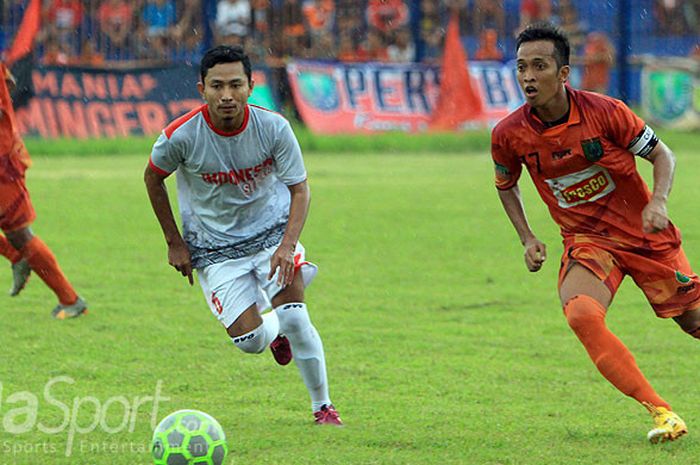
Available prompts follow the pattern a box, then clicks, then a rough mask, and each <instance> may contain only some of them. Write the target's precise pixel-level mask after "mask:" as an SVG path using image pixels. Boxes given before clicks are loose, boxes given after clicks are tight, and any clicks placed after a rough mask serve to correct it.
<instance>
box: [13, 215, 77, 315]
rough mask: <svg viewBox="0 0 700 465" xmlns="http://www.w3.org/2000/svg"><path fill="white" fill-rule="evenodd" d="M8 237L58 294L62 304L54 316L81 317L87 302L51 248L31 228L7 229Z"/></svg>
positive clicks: (54, 311) (55, 309) (53, 312)
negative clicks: (63, 269) (79, 294)
mask: <svg viewBox="0 0 700 465" xmlns="http://www.w3.org/2000/svg"><path fill="white" fill-rule="evenodd" d="M5 235H6V236H7V240H8V241H9V242H10V244H12V247H14V248H15V249H17V250H18V251H19V252H20V254H21V255H22V257H23V258H24V259H26V260H27V263H28V264H29V266H30V267H31V269H32V270H34V272H35V273H36V274H37V275H39V277H40V278H41V279H42V280H43V281H44V282H45V283H46V285H47V286H48V287H49V288H50V289H51V290H52V291H53V292H54V294H56V297H58V302H59V304H58V305H57V306H56V308H54V309H53V311H52V315H53V316H54V317H56V318H58V319H64V318H72V317H76V316H79V315H81V314H83V313H85V311H86V310H87V305H86V304H85V302H84V301H83V300H82V299H81V298H80V297H79V296H78V294H76V292H75V290H74V289H73V286H71V284H70V283H69V282H68V279H66V277H65V275H64V274H63V271H61V268H60V267H59V265H58V262H57V261H56V257H55V256H54V254H53V252H51V249H49V247H48V246H47V245H46V244H44V242H43V241H42V240H41V239H39V237H38V236H35V235H33V234H32V232H31V230H30V229H29V228H28V227H24V228H20V229H18V230H15V231H6V232H5Z"/></svg>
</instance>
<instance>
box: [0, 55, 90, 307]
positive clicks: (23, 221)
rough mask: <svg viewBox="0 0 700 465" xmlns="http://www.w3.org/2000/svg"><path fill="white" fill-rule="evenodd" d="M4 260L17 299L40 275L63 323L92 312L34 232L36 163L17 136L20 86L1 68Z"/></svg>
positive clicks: (0, 170) (0, 219)
mask: <svg viewBox="0 0 700 465" xmlns="http://www.w3.org/2000/svg"><path fill="white" fill-rule="evenodd" d="M0 76H1V77H2V79H0V229H2V231H3V233H4V235H2V234H0V255H2V256H4V257H6V258H7V259H8V260H9V261H10V262H11V263H12V274H13V278H14V283H13V286H12V289H11V290H10V295H11V296H16V295H17V294H19V293H20V291H21V290H22V289H24V286H25V285H26V283H27V280H28V279H29V274H30V272H31V270H34V272H35V273H36V274H38V275H39V276H40V277H41V279H42V280H43V281H44V282H45V283H46V285H47V286H49V288H51V290H53V291H54V293H55V294H56V296H57V297H58V305H57V306H56V307H55V308H54V309H53V311H52V313H51V314H52V315H53V316H54V317H55V318H58V319H65V318H72V317H76V316H80V315H82V314H83V313H85V311H86V310H87V305H86V304H85V301H83V299H81V298H80V297H79V296H78V294H76V293H75V291H74V290H73V287H72V286H71V285H70V283H69V282H68V280H67V279H66V277H65V276H64V275H63V272H62V271H61V268H60V267H59V266H58V262H57V261H56V257H55V256H54V254H53V252H51V249H49V248H48V247H47V245H46V244H44V242H43V241H42V240H41V239H39V238H38V237H37V236H35V235H33V234H32V231H31V229H30V228H29V226H30V225H31V224H32V222H33V221H34V219H35V218H36V213H35V212H34V207H33V206H32V202H31V200H30V198H29V192H28V191H27V187H26V185H25V182H24V173H25V171H26V169H27V168H29V166H30V165H31V160H30V158H29V154H28V153H27V149H26V148H25V147H24V143H23V142H22V139H21V138H20V136H19V133H18V132H17V127H16V125H15V115H14V110H13V108H12V100H11V99H10V92H9V86H11V85H14V80H13V78H12V75H11V74H10V72H9V70H8V69H7V67H6V66H5V64H4V63H2V62H0Z"/></svg>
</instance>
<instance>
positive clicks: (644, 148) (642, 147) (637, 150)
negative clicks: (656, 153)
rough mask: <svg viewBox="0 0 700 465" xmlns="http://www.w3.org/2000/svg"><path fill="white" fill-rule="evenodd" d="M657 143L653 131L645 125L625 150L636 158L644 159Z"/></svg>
mask: <svg viewBox="0 0 700 465" xmlns="http://www.w3.org/2000/svg"><path fill="white" fill-rule="evenodd" d="M658 143H659V138H658V136H657V135H656V133H655V132H654V130H653V129H651V128H650V127H649V126H647V125H645V126H644V127H643V128H642V130H641V131H640V132H639V134H637V136H636V137H635V138H634V139H632V142H630V144H629V145H628V146H627V150H629V151H630V152H632V154H634V155H637V156H638V157H642V158H646V157H648V156H649V154H650V153H651V151H652V150H654V147H656V144H658Z"/></svg>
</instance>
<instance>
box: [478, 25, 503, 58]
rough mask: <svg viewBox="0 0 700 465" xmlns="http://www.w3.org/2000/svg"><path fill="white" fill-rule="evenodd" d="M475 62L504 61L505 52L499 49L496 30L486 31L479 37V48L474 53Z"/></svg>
mask: <svg viewBox="0 0 700 465" xmlns="http://www.w3.org/2000/svg"><path fill="white" fill-rule="evenodd" d="M474 59H475V60H493V61H501V60H503V52H502V51H501V49H500V48H498V33H497V32H496V30H495V29H484V30H483V31H481V34H480V35H479V48H478V49H477V50H476V53H474Z"/></svg>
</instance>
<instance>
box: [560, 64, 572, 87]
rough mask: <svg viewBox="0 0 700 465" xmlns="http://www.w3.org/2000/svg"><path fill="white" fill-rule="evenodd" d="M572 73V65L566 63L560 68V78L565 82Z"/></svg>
mask: <svg viewBox="0 0 700 465" xmlns="http://www.w3.org/2000/svg"><path fill="white" fill-rule="evenodd" d="M570 74H571V66H569V65H564V66H562V67H561V68H559V80H560V81H561V82H562V84H563V83H565V82H566V81H568V80H569V75H570Z"/></svg>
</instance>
